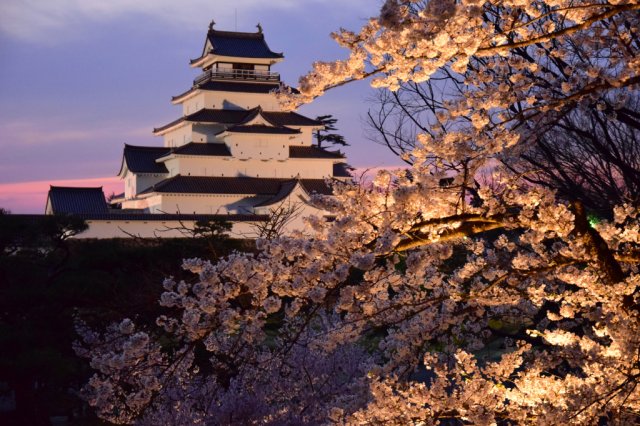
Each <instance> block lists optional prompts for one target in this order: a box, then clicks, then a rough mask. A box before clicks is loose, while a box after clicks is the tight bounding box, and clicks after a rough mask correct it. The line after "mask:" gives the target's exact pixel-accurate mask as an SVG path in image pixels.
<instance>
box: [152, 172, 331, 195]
mask: <svg viewBox="0 0 640 426" xmlns="http://www.w3.org/2000/svg"><path fill="white" fill-rule="evenodd" d="M287 181H291V179H278V178H251V177H216V176H180V175H178V176H174V177H172V178H169V179H165V180H163V181H162V182H159V183H157V184H155V185H154V186H153V187H151V188H149V189H147V190H146V191H144V192H143V193H153V192H160V193H178V194H179V193H187V194H246V195H275V194H277V193H278V192H279V191H280V186H281V185H282V183H283V182H287ZM300 183H301V184H302V186H303V187H304V188H305V190H306V191H307V192H308V193H312V192H317V193H319V194H325V195H329V194H331V188H330V187H329V186H328V185H327V184H326V182H325V181H324V179H300Z"/></svg>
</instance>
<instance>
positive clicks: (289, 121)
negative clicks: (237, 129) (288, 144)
mask: <svg viewBox="0 0 640 426" xmlns="http://www.w3.org/2000/svg"><path fill="white" fill-rule="evenodd" d="M258 115H260V116H262V117H263V118H264V119H265V120H266V121H267V122H269V123H271V124H272V125H274V126H278V127H281V126H294V127H298V126H309V127H319V126H322V123H321V122H320V121H318V120H314V119H312V118H309V117H305V116H304V115H300V114H298V113H295V112H281V111H262V110H261V109H260V108H259V107H258V108H252V109H248V110H244V109H212V108H203V109H200V110H199V111H197V112H194V113H192V114H189V115H186V116H184V117H180V118H178V119H177V120H174V121H172V122H171V123H169V124H166V125H164V126H161V127H158V128H155V129H153V133H155V134H157V135H160V134H163V133H164V132H165V131H167V130H169V129H171V128H174V127H177V126H179V125H180V124H182V123H205V124H227V125H238V124H244V123H247V122H248V121H250V120H252V119H253V118H255V117H256V116H258Z"/></svg>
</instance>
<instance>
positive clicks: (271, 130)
mask: <svg viewBox="0 0 640 426" xmlns="http://www.w3.org/2000/svg"><path fill="white" fill-rule="evenodd" d="M226 131H227V132H233V133H265V134H267V133H268V134H275V135H294V134H297V133H300V130H298V129H290V128H288V127H271V126H265V125H262V124H253V125H250V126H231V127H229V128H228V129H227V130H226Z"/></svg>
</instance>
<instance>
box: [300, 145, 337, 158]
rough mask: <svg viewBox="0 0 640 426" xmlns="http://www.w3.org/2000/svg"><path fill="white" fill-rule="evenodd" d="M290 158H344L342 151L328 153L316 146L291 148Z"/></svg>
mask: <svg viewBox="0 0 640 426" xmlns="http://www.w3.org/2000/svg"><path fill="white" fill-rule="evenodd" d="M289 157H290V158H344V155H343V154H342V153H341V152H340V151H326V150H324V149H322V148H318V147H316V146H290V147H289Z"/></svg>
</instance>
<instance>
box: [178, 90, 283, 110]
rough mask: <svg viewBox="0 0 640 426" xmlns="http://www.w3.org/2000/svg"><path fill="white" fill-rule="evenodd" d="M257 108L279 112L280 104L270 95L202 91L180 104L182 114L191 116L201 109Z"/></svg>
mask: <svg viewBox="0 0 640 426" xmlns="http://www.w3.org/2000/svg"><path fill="white" fill-rule="evenodd" d="M256 84H259V83H256ZM257 106H262V109H264V110H265V111H280V110H281V107H280V103H279V102H278V100H277V99H276V96H275V95H274V94H272V93H241V92H222V91H216V92H213V91H205V90H202V91H200V92H199V93H197V94H195V95H193V96H191V97H190V98H189V99H187V100H186V101H184V102H183V103H182V114H183V115H189V114H193V113H194V112H196V111H199V110H201V109H203V108H208V109H251V108H255V107H257Z"/></svg>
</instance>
